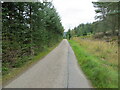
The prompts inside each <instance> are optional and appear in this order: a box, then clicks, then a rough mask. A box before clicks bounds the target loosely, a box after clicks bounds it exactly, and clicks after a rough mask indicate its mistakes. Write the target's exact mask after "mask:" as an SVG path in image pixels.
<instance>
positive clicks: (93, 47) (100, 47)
mask: <svg viewBox="0 0 120 90" xmlns="http://www.w3.org/2000/svg"><path fill="white" fill-rule="evenodd" d="M73 40H75V41H77V42H78V43H79V44H80V45H81V46H83V47H84V48H85V49H86V50H87V51H88V52H90V53H91V54H94V55H95V56H97V57H99V58H100V59H101V60H106V61H108V62H109V63H112V64H114V65H118V44H117V42H105V41H103V40H95V39H92V38H84V39H82V38H80V37H74V38H73Z"/></svg>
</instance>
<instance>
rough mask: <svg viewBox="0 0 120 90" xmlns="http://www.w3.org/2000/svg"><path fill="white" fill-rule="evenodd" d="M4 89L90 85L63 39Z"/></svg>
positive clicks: (83, 86) (87, 86) (84, 86)
mask: <svg viewBox="0 0 120 90" xmlns="http://www.w3.org/2000/svg"><path fill="white" fill-rule="evenodd" d="M4 88H91V85H90V83H89V81H88V80H87V79H86V77H85V76H84V74H83V72H82V71H81V69H80V68H79V66H78V64H77V60H76V57H75V55H74V52H73V50H72V48H71V47H70V45H69V43H68V41H67V40H66V39H64V40H63V41H62V42H61V43H60V44H59V46H58V47H56V48H55V49H54V50H53V51H52V52H50V53H49V54H48V55H47V56H46V57H44V58H43V59H42V60H40V61H38V63H37V64H35V65H34V66H33V67H31V68H30V69H28V70H27V71H26V72H25V73H23V74H22V75H21V76H19V77H18V78H16V79H15V80H13V81H12V82H11V83H9V84H8V85H6V86H5V87H4Z"/></svg>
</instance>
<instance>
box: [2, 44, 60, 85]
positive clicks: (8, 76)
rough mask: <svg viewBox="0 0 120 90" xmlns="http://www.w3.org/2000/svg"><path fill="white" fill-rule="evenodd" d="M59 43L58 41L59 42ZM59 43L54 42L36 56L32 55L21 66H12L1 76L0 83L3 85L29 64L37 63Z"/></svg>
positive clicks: (23, 70)
mask: <svg viewBox="0 0 120 90" xmlns="http://www.w3.org/2000/svg"><path fill="white" fill-rule="evenodd" d="M59 43H60V42H59ZM59 43H57V44H55V45H54V46H52V47H50V48H46V49H45V50H44V51H42V52H40V53H39V54H38V55H37V56H34V57H33V59H32V60H30V61H28V62H26V63H24V64H23V65H22V66H21V67H18V68H13V69H12V70H11V71H10V72H9V73H8V74H6V75H4V76H2V84H3V85H5V84H7V83H9V81H11V80H12V79H14V78H15V77H17V76H19V75H20V74H21V73H23V72H25V71H26V70H27V69H29V68H30V67H31V66H33V65H34V64H35V63H37V62H38V61H39V60H40V59H42V58H43V57H45V56H46V55H47V54H48V53H50V52H51V51H52V50H53V49H54V48H56V47H57V46H58V45H59Z"/></svg>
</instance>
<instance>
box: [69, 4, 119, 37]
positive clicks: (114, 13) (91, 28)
mask: <svg viewBox="0 0 120 90" xmlns="http://www.w3.org/2000/svg"><path fill="white" fill-rule="evenodd" d="M93 5H94V7H95V8H96V10H95V12H96V16H95V19H96V20H97V21H95V22H93V23H87V24H80V25H78V26H77V27H75V28H74V29H73V30H71V32H73V33H72V36H85V35H88V34H96V33H103V35H106V36H107V35H118V22H119V21H118V16H119V15H118V14H120V10H119V8H118V7H120V6H119V3H118V2H93Z"/></svg>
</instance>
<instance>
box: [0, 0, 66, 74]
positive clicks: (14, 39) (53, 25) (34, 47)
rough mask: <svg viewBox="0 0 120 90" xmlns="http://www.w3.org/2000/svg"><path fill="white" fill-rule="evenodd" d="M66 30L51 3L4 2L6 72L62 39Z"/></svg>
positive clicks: (4, 61) (3, 56)
mask: <svg viewBox="0 0 120 90" xmlns="http://www.w3.org/2000/svg"><path fill="white" fill-rule="evenodd" d="M63 31H64V30H63V26H62V24H61V20H60V17H59V15H58V13H57V12H56V9H55V8H54V6H53V5H52V3H51V2H4V3H2V63H3V66H2V69H3V74H6V73H7V71H8V69H9V68H14V67H19V66H21V65H22V64H23V63H24V62H27V61H28V60H31V59H32V57H33V56H35V55H37V54H39V53H40V52H41V51H44V50H45V49H46V48H48V47H51V46H53V45H54V44H56V43H57V42H59V41H60V40H61V39H62V36H63Z"/></svg>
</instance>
